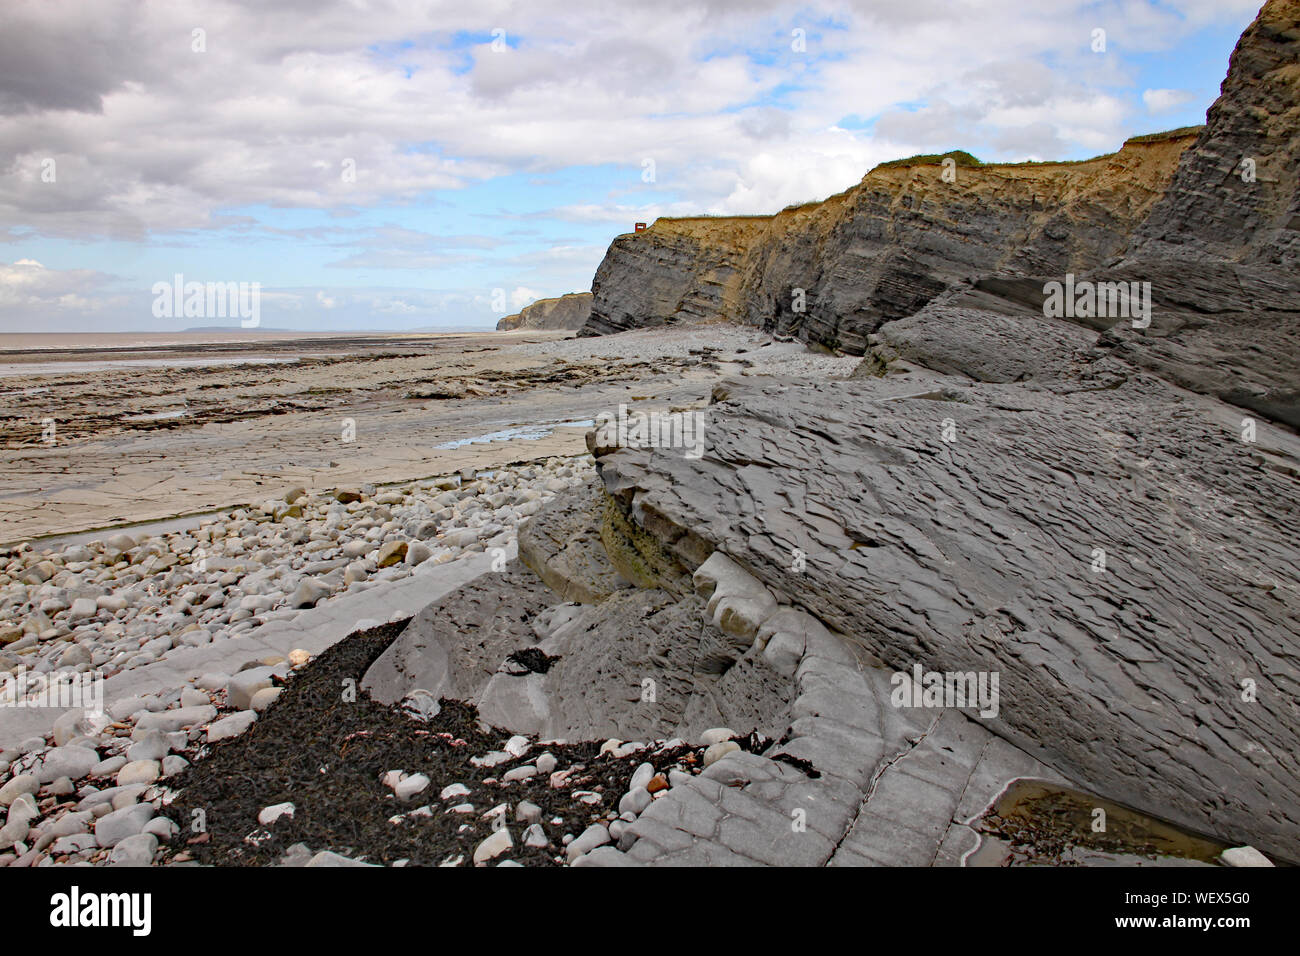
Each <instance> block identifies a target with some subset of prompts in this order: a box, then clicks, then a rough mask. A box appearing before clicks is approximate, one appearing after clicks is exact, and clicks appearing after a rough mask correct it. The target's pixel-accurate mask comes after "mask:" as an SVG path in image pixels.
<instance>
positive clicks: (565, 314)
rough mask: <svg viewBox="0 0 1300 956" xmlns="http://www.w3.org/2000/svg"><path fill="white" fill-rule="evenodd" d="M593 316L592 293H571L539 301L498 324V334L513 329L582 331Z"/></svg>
mask: <svg viewBox="0 0 1300 956" xmlns="http://www.w3.org/2000/svg"><path fill="white" fill-rule="evenodd" d="M590 315H591V293H590V292H570V293H569V294H568V295H561V296H557V297H555V298H554V299H538V300H537V301H536V302H532V303H530V304H528V305H526V306H524V307H523V308H522V309H520V310H519V311H518V312H516V313H515V314H514V315H507V316H506V317H505V318H504V319H502V320H501V321H500V322H498V323H497V331H498V332H509V331H511V330H513V329H580V328H582V327H583V326H584V325H586V323H587V318H588V317H589V316H590Z"/></svg>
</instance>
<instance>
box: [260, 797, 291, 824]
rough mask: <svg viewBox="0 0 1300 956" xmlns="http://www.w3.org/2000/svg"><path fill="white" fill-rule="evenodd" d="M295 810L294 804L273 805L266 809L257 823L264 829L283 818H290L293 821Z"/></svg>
mask: <svg viewBox="0 0 1300 956" xmlns="http://www.w3.org/2000/svg"><path fill="white" fill-rule="evenodd" d="M293 810H294V807H293V804H292V803H276V804H272V805H271V806H269V807H266V808H264V809H263V810H262V812H261V813H259V814H258V815H257V822H258V823H260V824H261V825H262V826H264V827H269V826H271V825H272V824H274V823H275V821H276V820H278V819H280V818H281V817H288V818H289V819H290V820H292V819H293Z"/></svg>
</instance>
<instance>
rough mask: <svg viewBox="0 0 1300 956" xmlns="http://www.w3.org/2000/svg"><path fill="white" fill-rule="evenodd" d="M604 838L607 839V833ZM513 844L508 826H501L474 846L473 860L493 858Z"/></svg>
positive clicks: (484, 861)
mask: <svg viewBox="0 0 1300 956" xmlns="http://www.w3.org/2000/svg"><path fill="white" fill-rule="evenodd" d="M606 839H608V834H607V835H606ZM514 845H515V844H514V840H513V839H512V838H511V836H510V830H509V828H508V827H502V828H501V829H500V830H497V831H496V832H495V833H493V834H492V835H491V836H490V837H488V838H487V839H486V840H484V841H483V842H482V843H480V844H479V845H478V846H476V847H475V848H474V862H475V863H476V864H477V863H486V862H487V861H488V860H495V859H496V858H497V857H498V856H500V855H501V854H502V853H505V852H506V851H507V850H509V849H510V848H511V847H512V846H514Z"/></svg>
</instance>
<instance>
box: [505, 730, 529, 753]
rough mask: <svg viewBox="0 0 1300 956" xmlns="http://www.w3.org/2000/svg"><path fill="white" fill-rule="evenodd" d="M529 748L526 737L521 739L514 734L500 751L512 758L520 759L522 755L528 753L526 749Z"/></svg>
mask: <svg viewBox="0 0 1300 956" xmlns="http://www.w3.org/2000/svg"><path fill="white" fill-rule="evenodd" d="M531 746H532V745H531V744H530V743H529V742H528V738H527V737H521V736H519V735H518V734H516V735H515V736H513V737H511V738H510V739H509V740H507V741H506V743H505V746H504V747H502V748H501V749H502V750H504V751H505V752H506V753H508V754H509V755H510V756H512V757H522V756H523V755H524V754H526V753H528V748H529V747H531Z"/></svg>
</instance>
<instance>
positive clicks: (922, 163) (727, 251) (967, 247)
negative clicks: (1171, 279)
mask: <svg viewBox="0 0 1300 956" xmlns="http://www.w3.org/2000/svg"><path fill="white" fill-rule="evenodd" d="M1197 132H1198V131H1197V130H1175V131H1173V132H1170V133H1167V134H1162V135H1158V136H1152V137H1140V138H1137V139H1135V140H1130V141H1129V142H1127V143H1125V144H1124V146H1123V148H1122V149H1120V150H1119V152H1117V153H1113V154H1111V155H1108V156H1099V157H1097V158H1095V159H1091V160H1087V161H1085V162H1077V163H1025V164H983V165H975V166H967V165H961V166H956V167H955V169H954V171H953V172H954V173H955V179H953V181H946V180H945V176H944V172H945V168H944V166H943V165H941V164H940V163H939V162H938V161H934V160H930V159H920V160H918V161H915V162H908V161H903V162H900V163H889V164H882V165H881V166H878V167H876V168H875V169H873V170H872V171H871V172H869V173H868V174H867V175H866V176H865V177H864V178H863V179H862V181H861V182H860V183H859V184H858V185H857V186H855V187H853V188H852V189H850V190H848V191H846V192H844V193H841V194H839V195H837V196H832V197H831V198H829V199H827V200H825V201H824V202H819V203H809V204H805V205H802V206H798V207H794V208H790V209H786V210H783V211H782V212H780V213H777V214H775V215H772V216H753V217H738V218H736V217H733V218H727V217H716V218H708V217H704V218H693V219H659V220H658V221H656V222H655V223H654V224H653V225H652V226H651V227H650V228H649V229H647V230H645V231H644V232H641V233H633V234H629V235H624V236H620V237H618V238H617V239H615V240H614V242H613V243H612V244H611V245H610V248H609V252H608V253H607V254H606V257H605V260H604V261H603V262H602V263H601V265H600V268H599V269H598V270H597V272H596V277H595V279H594V281H593V282H592V293H593V296H594V298H593V301H592V310H591V318H590V319H589V320H588V322H587V325H586V326H585V328H584V330H583V332H584V334H606V333H610V332H617V331H623V330H625V329H629V328H638V327H644V326H653V325H664V324H669V323H672V322H678V321H690V320H696V319H701V318H715V317H716V318H723V319H728V320H732V321H738V322H747V323H750V324H753V325H759V326H761V327H763V328H764V329H768V330H771V331H774V332H777V333H779V334H786V335H795V336H797V337H799V338H801V339H803V340H805V341H809V342H816V343H821V344H825V345H830V346H833V347H836V348H840V349H843V350H845V351H847V352H850V353H852V354H861V353H862V352H863V351H864V350H865V348H866V345H867V336H868V335H869V334H870V333H872V332H874V331H875V330H876V329H877V328H878V327H879V326H880V325H881V323H883V322H886V321H889V320H890V319H896V318H901V317H903V316H906V315H910V314H912V313H913V312H916V311H917V310H918V309H920V308H921V307H922V306H924V305H925V304H926V303H927V302H929V301H930V300H931V299H932V298H934V296H936V295H937V294H938V293H940V292H942V291H943V290H944V289H946V288H949V287H950V286H952V285H953V284H955V283H958V282H960V281H962V280H963V279H965V278H967V277H968V276H970V275H972V274H975V273H980V272H994V271H1001V270H1014V271H1019V272H1031V273H1038V272H1043V273H1055V272H1065V271H1074V272H1083V271H1085V270H1087V269H1089V268H1092V267H1095V266H1098V265H1101V264H1103V263H1105V262H1107V261H1109V260H1111V259H1113V258H1114V257H1115V256H1116V255H1118V254H1119V253H1120V252H1122V251H1123V249H1124V248H1125V246H1126V244H1127V242H1128V238H1129V235H1130V234H1131V233H1132V231H1133V229H1134V228H1135V227H1136V225H1137V224H1138V223H1139V222H1141V221H1142V219H1143V218H1144V217H1145V215H1146V214H1147V212H1148V211H1149V210H1150V209H1151V207H1152V206H1153V205H1154V204H1155V202H1156V201H1157V200H1158V199H1159V198H1160V197H1161V195H1162V194H1163V193H1164V192H1165V190H1166V188H1167V187H1168V185H1169V182H1170V180H1171V179H1172V177H1173V174H1174V170H1175V168H1176V165H1177V163H1178V159H1179V157H1180V155H1181V154H1182V152H1183V151H1184V150H1185V149H1186V148H1187V147H1188V146H1190V145H1191V144H1192V143H1193V142H1194V141H1195V139H1196V134H1197ZM949 178H953V177H951V176H950V177H949ZM800 289H802V290H803V293H802V296H800V293H799V292H797V291H796V290H800ZM800 298H802V303H801V302H800V301H799V300H800Z"/></svg>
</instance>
